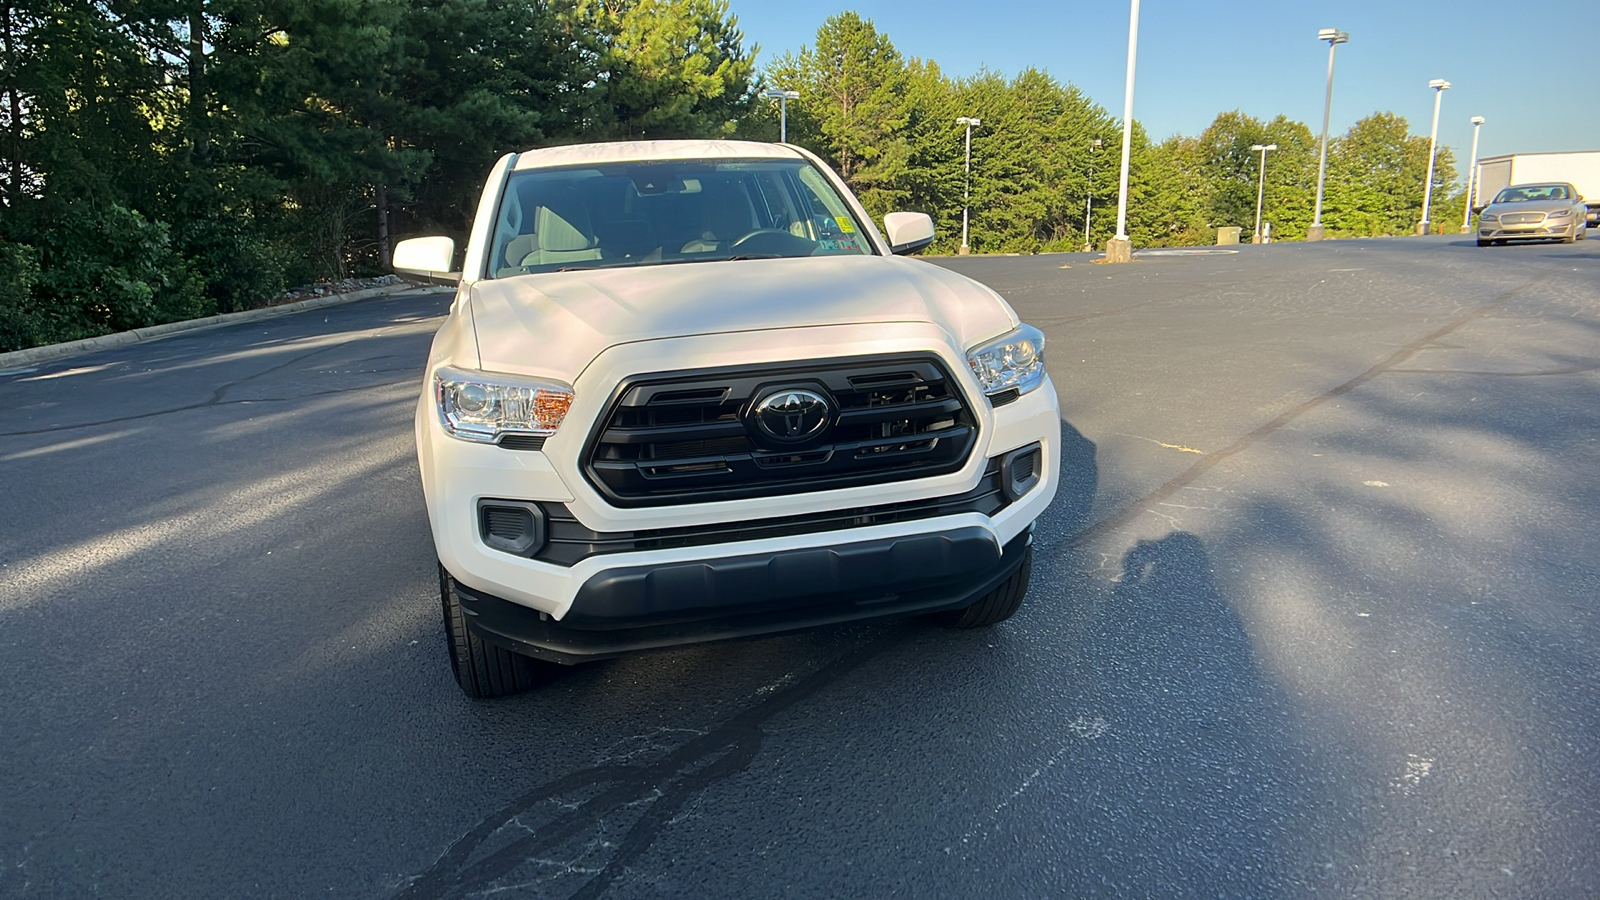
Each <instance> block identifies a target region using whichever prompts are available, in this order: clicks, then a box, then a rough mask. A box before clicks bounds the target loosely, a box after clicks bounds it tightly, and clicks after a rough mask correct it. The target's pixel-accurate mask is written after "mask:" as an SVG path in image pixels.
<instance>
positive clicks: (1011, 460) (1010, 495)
mask: <svg viewBox="0 0 1600 900" xmlns="http://www.w3.org/2000/svg"><path fill="white" fill-rule="evenodd" d="M1043 471H1044V448H1043V447H1042V446H1040V445H1039V444H1029V445H1028V446H1026V447H1022V448H1019V449H1017V450H1013V451H1011V452H1010V453H1007V454H1006V455H1005V456H1003V457H1001V458H1000V486H1001V489H1002V490H1004V491H1005V492H1006V499H1008V500H1016V499H1017V498H1019V497H1021V496H1022V495H1023V494H1026V493H1027V492H1029V491H1031V490H1033V489H1034V488H1035V487H1037V486H1038V484H1039V478H1040V474H1041V473H1042V472H1043Z"/></svg>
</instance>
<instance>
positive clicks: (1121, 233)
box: [1106, 0, 1139, 263]
mask: <svg viewBox="0 0 1600 900" xmlns="http://www.w3.org/2000/svg"><path fill="white" fill-rule="evenodd" d="M1138 55H1139V0H1130V2H1129V5H1128V81H1127V84H1126V85H1125V86H1124V87H1123V89H1122V177H1121V179H1120V180H1119V182H1118V184H1117V235H1116V237H1114V238H1112V239H1111V240H1110V241H1109V242H1107V243H1106V262H1114V263H1117V262H1133V242H1132V241H1130V240H1128V159H1129V154H1130V152H1131V150H1132V148H1133V63H1134V60H1135V59H1137V58H1138Z"/></svg>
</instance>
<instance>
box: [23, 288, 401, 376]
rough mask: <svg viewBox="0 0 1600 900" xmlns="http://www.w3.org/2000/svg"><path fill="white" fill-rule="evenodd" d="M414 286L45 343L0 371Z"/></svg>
mask: <svg viewBox="0 0 1600 900" xmlns="http://www.w3.org/2000/svg"><path fill="white" fill-rule="evenodd" d="M415 287H416V285H414V284H407V283H405V282H401V283H399V284H385V285H380V286H378V287H374V288H366V289H364V290H359V291H351V292H350V293H348V294H329V295H327V296H325V297H311V298H308V299H305V300H297V301H295V302H294V303H285V304H283V305H281V306H263V307H261V308H260V309H247V310H243V311H241V312H234V313H221V314H219V315H215V316H206V317H205V318H203V319H189V320H188V321H185V322H168V323H167V324H165V325H151V326H150V327H149V328H135V329H134V330H132V331H122V332H118V333H116V334H102V335H100V336H99V337H92V338H84V339H83V340H79V341H68V342H66V343H64V344H46V345H44V346H43V347H29V348H28V349H26V350H13V351H11V352H10V353H0V369H9V368H14V367H16V366H25V365H29V364H31V363H37V362H48V361H50V360H56V359H63V358H65V357H68V356H78V355H81V354H84V353H92V352H94V351H96V350H105V349H107V348H109V347H120V346H122V345H124V344H137V343H140V342H142V341H153V340H157V339H159V338H164V337H169V336H171V335H174V334H182V333H185V332H189V331H199V330H201V329H204V328H216V327H218V326H220V325H236V324H238V323H240V322H254V321H256V320H257V319H273V318H277V317H278V316H286V315H289V314H291V313H297V312H303V311H305V310H308V309H319V308H321V307H324V306H337V305H339V304H341V303H353V302H355V301H356V300H365V299H367V298H368V297H377V296H379V295H382V294H392V293H397V292H399V291H407V290H411V289H413V288H415Z"/></svg>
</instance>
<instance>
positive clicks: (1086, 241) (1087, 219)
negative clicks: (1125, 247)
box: [1083, 138, 1105, 253]
mask: <svg viewBox="0 0 1600 900" xmlns="http://www.w3.org/2000/svg"><path fill="white" fill-rule="evenodd" d="M1104 143H1105V142H1104V141H1102V140H1100V139H1099V138H1095V139H1094V140H1092V141H1090V142H1089V190H1087V191H1085V193H1087V194H1088V195H1089V197H1088V199H1087V200H1086V201H1085V203H1084V208H1083V252H1085V253H1089V252H1091V251H1092V250H1094V238H1092V237H1091V236H1090V231H1089V226H1090V225H1092V224H1094V152H1095V151H1096V150H1099V149H1100V147H1101V146H1102V145H1103V144H1104Z"/></svg>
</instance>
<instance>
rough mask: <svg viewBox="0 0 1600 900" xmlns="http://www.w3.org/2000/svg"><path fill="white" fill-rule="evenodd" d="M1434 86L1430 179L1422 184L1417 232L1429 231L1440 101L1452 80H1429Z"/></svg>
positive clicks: (1429, 154) (1429, 137) (1432, 86)
mask: <svg viewBox="0 0 1600 900" xmlns="http://www.w3.org/2000/svg"><path fill="white" fill-rule="evenodd" d="M1428 87H1431V88H1433V130H1432V131H1430V132H1429V133H1428V180H1427V182H1425V183H1424V184H1423V185H1422V221H1421V222H1418V223H1417V234H1427V233H1428V207H1429V206H1430V205H1431V204H1432V203H1433V159H1434V152H1435V151H1436V150H1437V149H1438V147H1439V101H1440V100H1443V99H1444V92H1445V91H1448V90H1450V82H1448V81H1445V80H1444V79H1443V78H1435V79H1434V80H1432V81H1430V82H1428Z"/></svg>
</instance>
